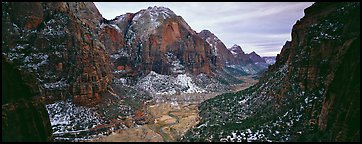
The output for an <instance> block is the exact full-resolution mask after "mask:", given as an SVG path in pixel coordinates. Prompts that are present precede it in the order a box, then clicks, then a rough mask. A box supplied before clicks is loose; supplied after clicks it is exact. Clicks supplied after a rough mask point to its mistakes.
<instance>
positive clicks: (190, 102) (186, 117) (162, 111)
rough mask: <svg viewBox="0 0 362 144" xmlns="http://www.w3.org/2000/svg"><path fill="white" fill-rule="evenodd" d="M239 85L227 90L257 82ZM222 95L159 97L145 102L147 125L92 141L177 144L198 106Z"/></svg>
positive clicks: (248, 80) (192, 123) (249, 80)
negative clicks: (166, 143) (171, 143)
mask: <svg viewBox="0 0 362 144" xmlns="http://www.w3.org/2000/svg"><path fill="white" fill-rule="evenodd" d="M240 79H241V80H243V81H244V83H242V84H238V85H234V86H233V87H232V88H231V91H233V92H235V91H240V90H244V89H246V88H248V87H250V86H252V85H254V84H255V83H257V82H258V80H255V79H253V78H252V77H251V76H250V77H240ZM220 94H222V93H194V94H180V95H171V96H170V95H159V96H156V98H155V99H154V100H153V101H152V102H148V103H147V104H146V105H145V106H144V109H145V111H146V113H147V115H148V117H149V118H151V120H150V122H149V123H148V124H145V125H136V126H135V127H133V128H129V129H122V130H116V131H113V132H112V134H110V135H109V136H105V137H102V138H99V139H94V140H92V141H101V142H135V141H137V142H164V141H165V142H167V141H170V142H172V141H177V140H178V139H179V138H181V137H182V136H183V135H184V134H185V133H186V132H187V131H188V130H189V129H190V128H192V127H194V126H195V125H197V123H198V122H199V115H198V104H200V103H201V102H203V101H205V100H207V99H210V98H213V97H215V96H217V95H220Z"/></svg>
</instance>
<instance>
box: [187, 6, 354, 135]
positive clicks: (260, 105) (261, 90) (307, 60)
mask: <svg viewBox="0 0 362 144" xmlns="http://www.w3.org/2000/svg"><path fill="white" fill-rule="evenodd" d="M359 11H360V3H359V2H355V3H315V4H313V5H312V6H311V7H309V8H307V9H306V10H305V16H304V17H303V18H302V19H300V20H299V21H298V22H297V23H296V24H295V25H294V26H293V30H292V41H290V42H286V44H285V45H284V47H283V49H282V51H281V53H280V55H278V56H277V58H276V59H277V61H276V63H275V64H274V65H272V66H270V68H269V69H268V71H267V72H266V73H265V74H264V76H262V77H261V78H260V80H259V83H258V84H256V85H255V86H253V87H251V88H249V89H247V90H245V91H240V92H238V93H235V94H225V95H221V96H218V97H215V98H214V99H210V100H208V101H206V102H204V103H203V104H201V106H200V107H199V109H200V115H201V116H202V121H201V122H200V124H199V127H197V128H195V129H193V130H192V131H191V132H190V133H189V135H188V136H187V140H188V141H194V140H197V141H210V140H212V141H359V140H360V128H359V125H360V123H359V121H360V114H359V112H360V102H359V100H360V91H359V88H358V87H359V86H360V81H359V78H360V74H359V72H360V70H359V69H360V58H359V54H358V53H359V52H360V14H359ZM210 109H213V110H215V111H209V110H210ZM215 115H221V117H222V118H217V117H215ZM219 125H222V126H219ZM210 131H213V132H210Z"/></svg>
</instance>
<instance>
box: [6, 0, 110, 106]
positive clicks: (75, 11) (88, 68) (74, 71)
mask: <svg viewBox="0 0 362 144" xmlns="http://www.w3.org/2000/svg"><path fill="white" fill-rule="evenodd" d="M2 9H3V13H2V25H3V27H2V36H3V37H2V42H3V44H2V54H3V56H5V57H6V58H7V59H9V60H10V61H11V62H13V63H14V64H16V65H17V66H19V67H20V68H21V69H22V70H24V71H29V72H31V73H33V74H34V75H35V76H36V79H37V80H38V82H39V84H40V87H41V88H42V89H43V91H42V93H43V95H44V96H47V98H48V99H52V100H57V99H60V98H65V97H69V96H70V97H71V98H72V99H73V101H74V102H75V103H79V104H82V105H92V104H96V103H99V102H100V101H101V96H100V93H102V92H103V91H105V90H106V89H107V86H108V85H109V82H110V80H111V79H112V73H111V69H110V66H109V63H110V62H109V56H108V55H107V54H106V51H105V50H104V49H105V48H104V45H103V44H102V43H101V42H100V41H99V39H98V35H97V33H96V32H97V29H96V26H97V25H99V21H100V20H102V16H101V15H100V14H99V12H98V10H97V8H96V7H95V6H94V4H93V3H61V2H54V3H40V2H38V3H10V2H4V3H2Z"/></svg>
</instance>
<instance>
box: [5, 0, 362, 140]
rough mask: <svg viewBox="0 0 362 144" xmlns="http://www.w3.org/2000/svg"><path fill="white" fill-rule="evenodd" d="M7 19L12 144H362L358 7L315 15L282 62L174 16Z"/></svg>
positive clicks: (47, 6)
mask: <svg viewBox="0 0 362 144" xmlns="http://www.w3.org/2000/svg"><path fill="white" fill-rule="evenodd" d="M23 7H27V8H26V9H24V8H23ZM2 9H3V13H2V25H3V27H2V65H3V66H2V78H3V82H2V89H3V90H4V91H3V92H2V100H3V102H2V113H3V116H2V121H3V122H2V133H3V135H2V138H3V141H72V142H76V141H154V142H161V141H359V127H357V126H359V95H360V93H359V86H360V85H359V83H360V82H359V72H360V71H359V65H360V58H359V47H360V45H359V41H360V37H359V25H360V23H359V17H360V16H359V2H355V3H318V2H317V3H315V4H313V5H312V6H311V7H309V8H307V9H305V11H304V13H305V16H304V17H303V18H302V19H300V20H299V21H297V22H296V24H295V25H294V26H293V30H292V33H291V35H292V40H291V41H287V42H286V43H285V45H284V46H283V48H282V50H281V52H280V54H278V55H277V56H276V57H261V56H260V55H258V54H257V53H255V52H251V53H249V54H247V53H245V52H244V51H243V49H242V47H241V46H239V45H234V46H232V47H231V48H227V47H226V46H225V44H224V43H223V42H222V41H221V40H220V39H219V38H218V37H217V36H216V35H215V34H214V33H212V32H210V31H209V30H202V31H200V32H196V31H194V30H193V29H192V28H191V27H190V26H189V25H188V24H187V22H186V21H185V20H184V19H183V18H182V17H181V16H178V15H176V14H175V13H174V12H173V11H172V10H170V9H169V8H166V7H157V6H154V7H148V8H147V9H141V10H140V11H138V12H136V13H126V14H122V15H119V16H117V17H115V18H114V19H112V20H107V19H105V18H103V17H102V15H101V14H100V12H99V11H98V9H97V7H96V6H95V5H94V4H93V3H91V2H51V3H50V2H33V3H28V2H21V3H16V2H3V3H2ZM30 130H31V131H30Z"/></svg>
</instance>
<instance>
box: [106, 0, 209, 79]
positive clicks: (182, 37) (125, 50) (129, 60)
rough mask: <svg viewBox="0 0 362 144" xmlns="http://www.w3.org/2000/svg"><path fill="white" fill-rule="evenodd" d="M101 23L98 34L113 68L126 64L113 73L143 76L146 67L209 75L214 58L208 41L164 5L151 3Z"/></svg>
mask: <svg viewBox="0 0 362 144" xmlns="http://www.w3.org/2000/svg"><path fill="white" fill-rule="evenodd" d="M102 27H103V29H102V31H101V34H100V35H101V38H102V39H104V40H105V45H107V46H109V47H108V48H107V49H109V50H108V51H109V52H110V55H111V58H112V62H113V64H114V65H113V69H114V70H115V69H116V68H117V67H119V66H121V67H125V68H127V67H128V68H129V69H127V70H124V71H119V70H118V71H116V70H115V71H114V72H115V73H117V75H118V74H121V76H127V75H128V76H144V75H147V74H148V73H149V72H150V71H155V72H156V73H159V74H163V75H172V74H178V73H179V71H187V72H190V73H192V74H195V75H197V74H200V73H205V74H207V75H212V69H213V68H212V67H214V66H213V65H215V62H213V61H212V60H211V59H212V55H211V49H210V47H209V45H208V44H207V43H206V42H205V41H203V40H202V39H201V38H200V37H198V36H197V34H196V33H195V32H194V31H193V30H192V29H191V28H190V27H189V26H188V24H187V23H186V22H185V21H184V20H183V19H182V17H180V16H177V15H176V14H175V13H174V12H172V11H171V10H170V9H168V8H164V7H156V6H155V7H149V8H147V9H143V10H140V11H139V12H137V13H134V14H133V13H128V14H124V15H120V16H118V17H116V18H115V19H113V20H111V21H107V22H105V23H104V24H103V25H102ZM108 37H109V38H111V39H110V40H107V38H108Z"/></svg>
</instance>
